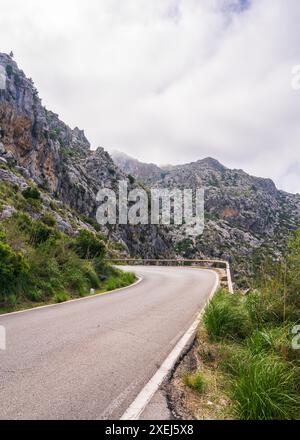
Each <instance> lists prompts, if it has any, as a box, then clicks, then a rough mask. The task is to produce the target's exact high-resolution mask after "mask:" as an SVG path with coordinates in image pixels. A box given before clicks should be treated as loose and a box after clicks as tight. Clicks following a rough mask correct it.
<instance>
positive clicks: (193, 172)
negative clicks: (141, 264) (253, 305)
mask: <svg viewBox="0 0 300 440" xmlns="http://www.w3.org/2000/svg"><path fill="white" fill-rule="evenodd" d="M115 161H116V163H117V164H118V166H120V167H121V168H122V169H123V171H125V172H128V171H129V170H130V171H131V173H133V176H134V177H136V178H138V179H139V180H142V182H144V184H146V185H148V186H152V187H158V188H179V189H188V188H190V189H194V190H195V189H197V188H204V189H205V228H204V233H203V234H202V235H200V236H198V237H192V236H189V233H188V229H187V227H186V225H182V226H178V227H172V228H171V229H170V232H169V234H170V235H171V236H172V243H173V246H174V249H175V251H176V253H177V256H184V257H186V258H202V257H213V258H222V259H226V260H231V261H232V262H233V266H234V267H235V268H237V267H239V268H240V270H239V273H240V274H243V272H245V271H244V269H245V268H247V269H249V268H251V265H252V264H255V263H254V262H255V259H256V258H257V257H258V256H259V257H261V256H262V255H268V256H271V257H273V258H274V259H278V258H280V255H281V253H282V252H283V251H284V250H285V249H286V244H287V239H288V237H289V236H290V234H291V231H293V230H295V229H297V228H299V227H300V195H294V194H288V193H286V192H284V191H279V190H277V188H276V186H275V184H274V183H273V182H272V181H271V180H270V179H263V178H257V177H253V176H250V175H248V174H247V173H245V172H244V171H242V170H231V169H228V168H226V167H225V166H223V165H222V164H220V163H219V162H218V161H217V160H215V159H212V158H206V159H203V160H199V161H197V162H193V163H190V164H186V165H179V166H168V167H163V168H160V172H158V171H157V170H156V172H155V174H152V172H151V168H147V166H145V165H143V164H141V163H137V161H136V160H135V159H132V161H131V160H130V158H129V157H128V156H127V158H126V162H124V161H123V162H122V161H120V160H119V159H118V158H117V159H115ZM131 162H132V164H131ZM137 166H138V167H139V169H138V170H137V172H136V174H134V167H137ZM240 262H242V263H243V264H242V266H243V267H242V268H241V266H240ZM248 273H249V271H248V272H247V271H246V272H245V275H247V274H248Z"/></svg>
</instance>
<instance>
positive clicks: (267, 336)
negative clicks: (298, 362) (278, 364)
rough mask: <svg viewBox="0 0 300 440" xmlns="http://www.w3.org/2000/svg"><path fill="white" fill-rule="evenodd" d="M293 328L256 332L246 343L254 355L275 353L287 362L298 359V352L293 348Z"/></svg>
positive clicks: (276, 328)
mask: <svg viewBox="0 0 300 440" xmlns="http://www.w3.org/2000/svg"><path fill="white" fill-rule="evenodd" d="M291 327H292V326H289V325H285V326H281V327H274V328H263V329H261V330H256V331H255V332H254V333H253V334H252V335H251V337H250V338H249V339H248V340H247V341H246V346H247V348H248V349H249V350H250V351H251V353H252V354H254V355H255V354H261V353H273V354H277V355H278V356H281V357H282V358H283V359H286V360H294V359H296V358H297V354H298V353H297V351H296V350H293V348H292V336H291V335H292V333H291V330H292V328H291Z"/></svg>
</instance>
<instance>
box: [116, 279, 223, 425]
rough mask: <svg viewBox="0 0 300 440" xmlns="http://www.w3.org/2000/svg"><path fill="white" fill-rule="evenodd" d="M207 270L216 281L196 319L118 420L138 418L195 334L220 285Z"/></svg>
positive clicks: (218, 280)
mask: <svg viewBox="0 0 300 440" xmlns="http://www.w3.org/2000/svg"><path fill="white" fill-rule="evenodd" d="M209 272H212V273H213V274H214V275H215V277H216V282H215V284H214V287H213V289H212V292H211V294H210V296H209V298H208V300H207V303H206V305H205V306H204V307H203V309H202V310H201V312H200V314H199V315H198V316H197V318H196V320H195V321H194V323H193V324H192V325H191V327H190V328H189V329H188V330H187V332H186V333H185V334H184V335H183V337H182V338H181V339H180V341H179V342H178V343H177V344H176V346H175V347H174V348H173V350H172V352H171V353H170V354H169V356H168V357H167V359H166V360H165V361H164V362H163V364H162V365H161V367H160V368H159V370H158V371H157V372H156V373H155V375H154V376H153V377H152V379H150V380H149V382H148V383H147V384H146V385H145V387H144V388H143V389H142V391H141V392H140V393H139V395H138V396H137V397H136V399H135V400H134V401H133V402H132V404H131V405H130V406H129V408H128V409H127V410H126V411H125V413H124V414H123V415H122V417H121V419H120V420H138V419H139V418H140V416H141V414H142V413H143V412H144V410H145V409H146V406H147V405H148V403H149V402H150V400H151V399H152V397H153V396H154V394H155V393H156V392H157V391H158V389H159V388H160V386H161V384H162V383H163V381H164V380H165V378H166V377H167V376H168V374H169V373H170V371H171V370H172V368H173V367H174V365H175V363H176V361H177V360H178V359H179V357H180V355H181V353H182V352H183V350H184V349H185V347H186V346H187V344H188V342H189V341H190V340H191V338H192V337H193V336H194V335H195V332H196V330H197V328H198V326H199V324H200V322H201V319H202V317H203V314H204V310H205V307H206V306H207V304H208V303H209V302H210V300H211V299H212V297H213V296H214V294H215V293H216V291H217V289H218V287H219V285H220V279H219V276H218V275H217V273H216V272H214V271H209Z"/></svg>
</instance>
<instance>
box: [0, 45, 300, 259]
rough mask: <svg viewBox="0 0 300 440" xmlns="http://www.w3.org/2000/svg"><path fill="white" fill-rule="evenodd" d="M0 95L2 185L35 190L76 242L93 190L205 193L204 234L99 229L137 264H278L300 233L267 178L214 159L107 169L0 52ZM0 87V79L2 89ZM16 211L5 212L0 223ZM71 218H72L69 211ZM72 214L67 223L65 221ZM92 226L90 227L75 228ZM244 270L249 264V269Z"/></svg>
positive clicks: (295, 216) (292, 203) (296, 212)
mask: <svg viewBox="0 0 300 440" xmlns="http://www.w3.org/2000/svg"><path fill="white" fill-rule="evenodd" d="M0 67H1V70H2V72H3V71H4V72H5V87H4V88H2V89H0V181H1V180H2V181H4V182H8V183H9V184H11V185H15V186H18V187H19V188H20V190H21V191H23V190H24V189H25V188H26V186H28V185H29V184H32V181H34V182H35V183H36V184H37V185H38V186H39V187H40V189H41V190H42V191H43V203H44V205H45V208H47V209H48V210H51V209H52V208H51V206H52V204H54V202H55V203H57V204H61V205H62V206H66V207H67V211H66V212H65V215H62V212H61V211H62V210H61V209H60V210H59V211H58V212H57V211H56V210H53V215H54V217H55V219H56V222H57V224H58V225H59V227H60V229H61V230H63V231H66V232H67V233H70V234H74V233H76V231H77V230H78V228H80V227H88V228H89V227H92V226H89V224H90V223H92V224H93V222H95V214H96V209H97V202H96V195H97V193H98V191H99V189H100V188H103V187H106V188H112V189H115V190H117V186H118V181H119V180H126V181H127V183H128V187H129V189H133V188H138V187H139V186H140V185H142V186H143V187H146V188H150V187H158V188H180V189H186V188H190V189H196V188H203V187H204V188H205V213H206V223H205V230H204V233H203V234H202V235H199V236H197V237H194V236H190V235H189V230H188V228H187V226H186V225H184V224H183V225H182V226H176V227H175V226H172V227H171V228H162V227H158V226H155V225H153V226H151V225H149V226H138V227H133V226H112V227H104V228H102V232H103V234H104V235H106V236H107V238H108V239H110V240H112V241H114V242H117V243H119V244H121V246H120V247H122V249H124V250H125V252H127V253H131V254H132V255H136V256H139V257H148V258H153V257H166V256H168V257H176V256H178V257H187V258H192V257H197V258H199V257H209V256H211V257H215V258H225V259H233V260H234V264H235V267H237V266H238V264H239V262H240V261H241V260H243V261H244V262H245V261H246V260H247V264H248V263H249V260H250V259H251V258H254V257H255V256H256V253H257V252H260V253H268V254H272V255H273V256H274V258H279V257H280V254H281V252H282V251H283V250H284V247H285V246H286V241H287V237H288V236H289V234H290V232H291V231H292V230H294V229H296V228H298V227H300V196H299V195H292V194H287V193H285V192H283V191H278V190H277V188H276V186H275V185H274V183H273V182H272V181H271V180H269V179H262V178H256V177H252V176H249V175H248V174H246V173H245V172H243V171H242V170H230V169H228V168H226V167H224V166H223V165H222V164H220V163H219V162H218V161H217V160H215V159H212V158H206V159H203V160H199V161H197V162H194V163H190V164H186V165H180V166H168V167H158V166H157V165H154V164H143V163H141V162H139V161H137V160H135V159H132V158H130V157H129V156H126V155H124V154H121V153H114V154H113V157H114V161H113V160H112V158H111V156H110V155H109V154H108V153H107V152H106V151H105V150H104V149H103V148H101V147H100V148H98V149H97V150H96V151H92V150H91V149H90V144H89V142H88V140H87V139H86V137H85V134H84V132H83V131H82V130H80V129H79V128H75V129H73V130H72V129H71V128H69V127H68V126H67V125H66V124H65V123H64V122H62V121H61V120H60V119H59V116H58V115H57V114H55V113H53V112H51V111H49V110H47V109H46V108H44V107H43V105H42V103H41V100H40V98H39V95H38V92H37V90H36V88H35V87H34V84H33V82H32V80H30V79H28V78H27V77H26V76H25V74H24V72H23V71H21V70H20V69H19V68H18V66H17V64H16V62H15V61H14V60H13V59H12V58H11V57H10V56H8V55H6V54H1V53H0ZM2 80H3V78H1V83H2V82H3V81H2ZM13 209H14V207H13V206H10V205H7V204H6V205H5V206H4V207H3V209H2V215H3V216H4V217H7V216H9V215H11V213H12V212H13ZM72 210H73V211H72ZM72 212H73V217H74V218H72ZM88 218H89V219H90V220H89V222H87V221H83V220H82V219H88ZM248 267H249V264H248Z"/></svg>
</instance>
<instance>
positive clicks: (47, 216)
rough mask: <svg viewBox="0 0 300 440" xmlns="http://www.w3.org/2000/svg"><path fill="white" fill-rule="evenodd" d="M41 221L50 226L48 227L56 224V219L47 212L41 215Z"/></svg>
mask: <svg viewBox="0 0 300 440" xmlns="http://www.w3.org/2000/svg"><path fill="white" fill-rule="evenodd" d="M41 221H42V222H43V223H45V225H47V226H50V227H52V228H53V227H54V226H56V220H55V218H54V217H53V215H52V214H50V213H49V212H47V213H45V214H44V215H43V216H42V218H41Z"/></svg>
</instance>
